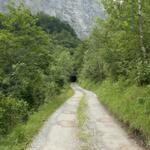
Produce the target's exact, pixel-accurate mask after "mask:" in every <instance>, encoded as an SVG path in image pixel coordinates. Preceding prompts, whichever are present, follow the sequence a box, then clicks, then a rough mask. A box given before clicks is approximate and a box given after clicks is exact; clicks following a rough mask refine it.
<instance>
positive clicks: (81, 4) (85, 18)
mask: <svg viewBox="0 0 150 150" xmlns="http://www.w3.org/2000/svg"><path fill="white" fill-rule="evenodd" d="M8 1H11V0H0V9H1V11H3V10H4V4H6V3H7V2H8ZM19 1H21V0H16V2H19ZM24 1H25V4H26V5H27V6H28V7H29V8H30V9H31V10H32V11H33V12H38V11H44V12H45V13H47V14H49V15H51V16H56V17H58V18H60V19H61V20H64V21H67V22H68V23H69V24H70V25H71V26H72V27H73V28H74V30H75V31H76V33H77V35H78V36H79V37H80V38H84V37H86V36H88V34H89V32H90V30H91V27H92V23H93V20H94V18H95V17H101V18H103V17H104V11H103V7H102V6H101V5H100V4H98V2H97V1H98V0H24Z"/></svg>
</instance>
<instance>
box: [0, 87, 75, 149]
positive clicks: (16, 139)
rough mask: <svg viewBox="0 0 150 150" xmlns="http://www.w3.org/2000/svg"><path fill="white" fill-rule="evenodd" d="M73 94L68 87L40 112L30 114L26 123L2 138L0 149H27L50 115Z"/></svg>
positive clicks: (42, 107) (43, 106) (41, 108)
mask: <svg viewBox="0 0 150 150" xmlns="http://www.w3.org/2000/svg"><path fill="white" fill-rule="evenodd" d="M72 94H73V91H72V90H71V89H68V88H67V89H65V90H64V91H62V93H61V94H60V95H59V96H56V97H55V98H53V100H51V101H49V102H47V103H45V104H44V105H42V106H41V107H40V109H39V111H38V112H35V113H34V114H32V115H31V116H30V118H29V120H28V121H27V123H26V124H20V125H18V126H17V127H16V128H15V129H13V131H12V132H11V133H10V134H9V135H7V136H6V137H4V138H3V139H1V140H0V150H25V149H26V147H27V146H28V145H29V144H30V143H31V142H32V139H33V137H34V136H35V135H36V134H37V133H38V131H39V129H40V128H41V127H42V125H43V123H44V122H45V121H46V120H47V119H48V117H49V116H50V115H51V114H52V113H53V112H54V111H55V110H56V109H57V108H58V107H59V106H60V105H62V104H63V103H64V102H65V101H66V100H67V99H68V98H69V97H70V96H72Z"/></svg>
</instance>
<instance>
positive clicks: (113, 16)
mask: <svg viewBox="0 0 150 150" xmlns="http://www.w3.org/2000/svg"><path fill="white" fill-rule="evenodd" d="M103 4H104V7H105V9H106V12H107V18H106V19H105V20H100V19H98V20H97V23H96V25H95V27H94V29H93V33H92V35H91V36H90V38H89V39H88V42H87V43H88V44H87V46H88V49H87V53H86V54H85V58H84V65H83V69H82V73H81V74H83V76H86V77H88V78H90V79H93V80H99V81H100V80H103V79H105V77H109V78H112V79H113V80H115V81H117V80H119V79H120V78H124V79H127V80H128V81H129V80H130V82H134V83H136V84H138V85H144V84H149V83H150V78H149V76H150V72H149V65H150V62H149V56H150V53H149V51H148V49H149V48H150V45H149V36H148V34H149V33H148V31H149V30H150V26H149V25H148V22H149V21H148V20H149V19H148V18H149V17H150V15H149V13H148V11H149V10H150V7H148V5H149V4H148V2H146V1H143V2H142V29H143V40H144V46H145V48H146V50H147V51H146V56H147V58H144V57H143V51H142V48H141V44H140V43H141V42H140V38H141V35H140V33H139V28H140V27H139V17H138V1H136V0H126V1H123V3H122V4H120V3H119V2H118V1H113V0H104V1H103ZM98 64H99V65H98Z"/></svg>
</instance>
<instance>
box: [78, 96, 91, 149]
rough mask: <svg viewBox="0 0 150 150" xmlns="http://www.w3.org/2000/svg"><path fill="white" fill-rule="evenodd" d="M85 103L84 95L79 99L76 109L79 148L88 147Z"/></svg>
mask: <svg viewBox="0 0 150 150" xmlns="http://www.w3.org/2000/svg"><path fill="white" fill-rule="evenodd" d="M86 108H87V103H86V101H85V97H84V96H83V98H82V99H81V100H80V103H79V106H78V110H77V119H78V137H79V140H80V141H81V150H88V149H89V136H90V135H89V133H88V131H87V126H86V125H87V121H88V116H87V113H86Z"/></svg>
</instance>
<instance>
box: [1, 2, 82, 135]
mask: <svg viewBox="0 0 150 150" xmlns="http://www.w3.org/2000/svg"><path fill="white" fill-rule="evenodd" d="M67 35H68V36H67ZM65 36H66V39H65V38H63V37H65ZM54 37H56V38H54ZM60 38H61V39H62V40H61V41H60V40H59V39H60ZM69 39H70V41H69ZM57 40H58V41H57ZM63 40H64V41H63ZM59 42H60V43H59ZM78 42H79V40H78V38H77V37H76V34H75V32H74V30H73V29H72V28H71V27H70V26H69V25H68V24H67V23H64V22H62V21H60V20H59V19H57V18H54V17H49V16H47V15H45V14H43V13H40V14H39V15H36V16H33V15H32V14H31V12H30V11H29V10H28V9H26V8H25V7H24V6H23V5H20V6H18V7H17V8H14V7H12V6H9V11H8V13H5V14H0V92H1V93H0V94H2V95H4V99H5V102H4V99H3V98H2V99H0V117H1V118H0V134H5V133H7V132H9V131H10V130H11V129H12V128H13V127H14V126H15V125H16V124H18V123H19V122H20V121H19V120H20V119H21V118H24V117H25V116H26V115H27V114H28V113H31V112H33V111H34V110H38V108H39V107H40V105H42V104H43V103H44V102H45V101H47V100H48V98H49V97H52V96H54V95H56V94H58V93H59V92H60V89H61V88H63V87H64V86H65V85H66V84H67V82H68V80H69V76H70V74H71V72H72V70H73V59H72V53H71V52H72V51H73V48H74V47H76V46H77V45H78ZM26 105H27V106H28V109H27V106H26ZM19 109H20V111H19ZM5 111H6V112H7V113H4V112H5ZM10 111H12V114H11V113H10ZM17 113H18V115H17ZM13 115H14V117H13ZM15 117H16V118H15ZM5 124H6V126H5Z"/></svg>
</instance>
